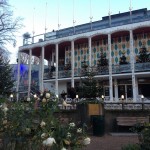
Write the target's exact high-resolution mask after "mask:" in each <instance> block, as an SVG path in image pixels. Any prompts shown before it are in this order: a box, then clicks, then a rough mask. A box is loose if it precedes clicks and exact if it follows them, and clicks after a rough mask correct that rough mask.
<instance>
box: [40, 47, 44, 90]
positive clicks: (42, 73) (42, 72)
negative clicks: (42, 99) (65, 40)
mask: <svg viewBox="0 0 150 150" xmlns="http://www.w3.org/2000/svg"><path fill="white" fill-rule="evenodd" d="M41 57H42V58H41V60H42V62H41V91H42V92H44V85H43V79H44V46H43V47H42V56H41Z"/></svg>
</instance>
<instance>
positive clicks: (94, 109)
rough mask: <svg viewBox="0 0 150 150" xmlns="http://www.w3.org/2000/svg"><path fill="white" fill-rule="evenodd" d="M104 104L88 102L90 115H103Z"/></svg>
mask: <svg viewBox="0 0 150 150" xmlns="http://www.w3.org/2000/svg"><path fill="white" fill-rule="evenodd" d="M102 112H103V111H102V105H100V104H88V115H102Z"/></svg>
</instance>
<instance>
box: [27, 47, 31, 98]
mask: <svg viewBox="0 0 150 150" xmlns="http://www.w3.org/2000/svg"><path fill="white" fill-rule="evenodd" d="M31 60H32V49H30V50H29V64H28V66H29V71H28V98H30V91H31Z"/></svg>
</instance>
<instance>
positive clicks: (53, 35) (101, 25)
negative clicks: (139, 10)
mask: <svg viewBox="0 0 150 150" xmlns="http://www.w3.org/2000/svg"><path fill="white" fill-rule="evenodd" d="M129 17H130V16H129ZM148 20H150V16H148V15H147V16H142V17H134V16H132V22H131V21H130V19H129V18H127V19H126V20H120V21H114V20H112V23H111V27H116V26H122V25H127V24H133V23H138V22H143V21H148ZM83 26H84V27H83ZM87 26H88V28H87ZM106 28H110V25H109V21H108V19H107V20H100V21H96V22H93V23H92V30H91V25H90V23H87V24H85V25H79V26H75V33H74V29H73V27H70V28H66V29H62V30H59V31H54V32H49V33H47V34H40V35H36V36H34V37H32V38H29V39H26V42H24V43H23V45H28V44H33V43H38V42H43V41H46V40H53V39H57V38H62V37H67V36H71V35H77V34H82V33H86V32H91V31H95V30H101V29H106ZM67 31H68V32H67Z"/></svg>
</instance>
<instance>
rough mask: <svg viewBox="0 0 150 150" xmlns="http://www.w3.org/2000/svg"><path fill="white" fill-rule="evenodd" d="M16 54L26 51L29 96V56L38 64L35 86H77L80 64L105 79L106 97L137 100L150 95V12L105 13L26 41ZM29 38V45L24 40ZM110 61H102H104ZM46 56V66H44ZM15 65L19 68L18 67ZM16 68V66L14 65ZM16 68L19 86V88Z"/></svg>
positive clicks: (58, 88) (59, 88)
mask: <svg viewBox="0 0 150 150" xmlns="http://www.w3.org/2000/svg"><path fill="white" fill-rule="evenodd" d="M24 41H26V42H24V43H23V46H20V47H19V51H18V64H19V65H20V62H21V61H20V53H27V54H29V56H30V57H29V71H28V96H30V90H31V81H32V78H31V72H32V65H31V57H32V56H37V57H39V59H40V64H39V90H40V91H44V89H48V90H52V92H55V94H56V95H60V94H61V93H62V91H65V92H66V93H67V91H68V89H69V88H70V87H75V88H76V87H78V86H79V83H80V78H81V77H83V76H82V64H83V63H86V64H87V65H88V66H89V67H92V68H94V69H95V70H96V76H95V78H96V79H97V80H98V81H99V82H101V81H102V82H103V85H104V95H105V100H106V101H109V102H114V101H115V102H118V101H119V100H120V98H121V95H123V97H124V99H125V100H126V101H132V102H137V101H140V100H141V95H143V96H144V97H145V100H147V101H148V100H149V98H150V11H149V10H147V9H146V8H144V9H140V10H135V11H132V13H131V12H125V13H119V14H115V15H111V16H106V17H103V18H102V20H99V21H96V22H90V23H86V24H83V25H78V26H74V27H70V28H65V29H61V30H57V31H52V32H49V33H45V34H43V37H42V36H41V35H40V36H35V37H32V38H30V39H26V40H24ZM28 43H30V44H28ZM102 58H104V59H105V60H107V61H108V64H107V65H106V64H105V63H103V62H104V59H102ZM45 61H47V64H48V65H47V69H44V68H45V67H44V64H45ZM19 65H18V67H19ZM18 70H19V69H18ZM19 77H20V71H18V82H17V91H19V87H20V83H19Z"/></svg>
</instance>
